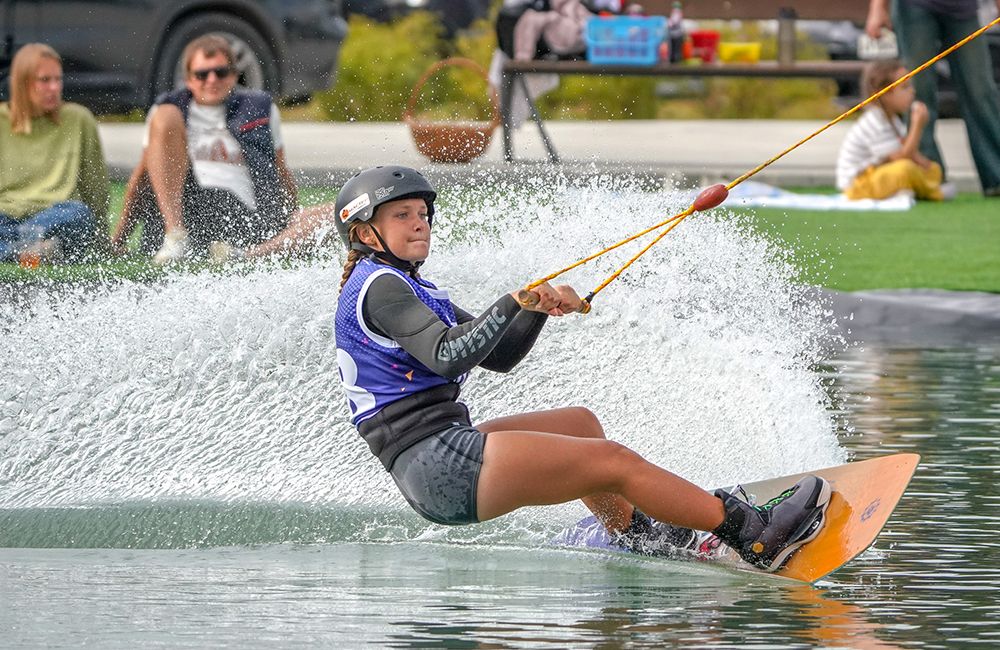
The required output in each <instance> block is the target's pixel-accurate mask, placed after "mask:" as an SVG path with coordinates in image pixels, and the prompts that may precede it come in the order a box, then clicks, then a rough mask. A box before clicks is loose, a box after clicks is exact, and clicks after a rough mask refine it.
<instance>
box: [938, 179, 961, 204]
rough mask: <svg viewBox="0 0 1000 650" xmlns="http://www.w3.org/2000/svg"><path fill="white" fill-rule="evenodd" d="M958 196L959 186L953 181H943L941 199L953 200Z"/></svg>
mask: <svg viewBox="0 0 1000 650" xmlns="http://www.w3.org/2000/svg"><path fill="white" fill-rule="evenodd" d="M956 196H958V187H956V185H955V184H954V183H952V182H946V183H941V200H942V201H951V200H954V198H955V197H956Z"/></svg>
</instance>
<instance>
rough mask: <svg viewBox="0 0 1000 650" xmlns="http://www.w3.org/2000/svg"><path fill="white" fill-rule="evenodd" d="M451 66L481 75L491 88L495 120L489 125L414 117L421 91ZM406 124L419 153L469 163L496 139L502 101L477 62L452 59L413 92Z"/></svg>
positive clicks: (432, 70)
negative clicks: (433, 78)
mask: <svg viewBox="0 0 1000 650" xmlns="http://www.w3.org/2000/svg"><path fill="white" fill-rule="evenodd" d="M449 65H457V66H462V67H465V68H469V69H471V70H474V71H475V72H478V73H479V75H480V76H482V78H483V80H484V81H486V84H487V86H488V88H489V96H490V102H491V104H492V107H493V119H492V120H490V121H489V122H424V121H421V120H418V119H417V118H416V117H414V115H413V109H414V108H415V107H416V105H417V99H418V98H419V97H420V91H421V89H422V88H423V87H424V84H425V83H427V80H428V79H430V78H431V77H432V76H433V75H434V74H435V73H437V72H438V70H440V69H441V68H444V67H445V66H449ZM403 121H404V122H406V124H407V125H408V126H409V127H410V134H411V135H412V136H413V142H414V143H415V144H416V145H417V151H419V152H420V153H421V154H423V155H425V156H427V157H428V158H430V159H431V161H433V162H469V161H470V160H473V159H475V158H478V157H479V156H481V155H483V153H484V152H485V151H486V148H487V147H488V146H489V145H490V140H491V139H492V138H493V131H494V130H496V128H497V126H498V125H499V124H500V102H499V100H498V99H497V92H496V89H495V88H493V84H491V83H490V82H489V78H488V77H487V75H486V71H485V70H483V68H482V67H481V66H480V65H479V64H477V63H476V62H475V61H472V60H470V59H463V58H457V57H456V58H450V59H444V60H442V61H438V62H437V63H435V64H434V65H432V66H431V67H430V68H428V69H427V72H425V73H424V76H423V77H421V78H420V81H418V82H417V85H415V86H414V87H413V92H411V93H410V101H409V102H407V104H406V110H405V111H404V112H403Z"/></svg>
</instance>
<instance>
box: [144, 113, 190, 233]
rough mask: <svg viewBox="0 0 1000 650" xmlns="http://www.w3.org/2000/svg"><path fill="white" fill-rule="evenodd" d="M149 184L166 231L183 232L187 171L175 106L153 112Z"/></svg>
mask: <svg viewBox="0 0 1000 650" xmlns="http://www.w3.org/2000/svg"><path fill="white" fill-rule="evenodd" d="M145 155H146V164H147V166H148V168H149V181H150V183H152V185H153V191H154V192H156V202H157V204H158V205H159V207H160V212H161V213H162V214H163V224H164V229H165V230H166V232H167V233H168V234H169V233H172V232H174V231H178V232H181V231H183V230H184V219H183V214H182V212H181V202H182V198H183V195H184V179H185V178H187V172H188V150H187V129H186V128H185V126H184V117H183V116H182V115H181V111H180V109H179V108H177V107H176V106H173V105H170V104H163V105H161V106H159V107H158V108H157V109H156V112H155V113H153V118H152V120H150V124H149V145H148V146H147V147H146V154H145Z"/></svg>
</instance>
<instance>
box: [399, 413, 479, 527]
mask: <svg viewBox="0 0 1000 650" xmlns="http://www.w3.org/2000/svg"><path fill="white" fill-rule="evenodd" d="M485 442H486V434H485V433H483V432H482V431H479V430H478V429H475V428H473V427H470V426H466V425H464V424H460V425H455V426H452V427H449V428H447V429H445V430H444V431H439V432H438V433H435V434H433V435H431V436H428V437H426V438H424V439H423V440H421V441H420V442H418V443H416V444H414V445H412V446H410V447H408V448H407V449H406V450H404V451H403V452H402V453H401V454H399V456H397V457H396V461H395V462H394V463H393V464H392V470H390V473H391V474H392V479H393V480H394V481H395V482H396V485H397V486H398V487H399V491H400V492H402V493H403V497H405V498H406V501H407V502H408V503H409V504H410V506H412V507H413V509H414V510H416V511H417V513H418V514H420V516H422V517H424V518H425V519H428V520H430V521H433V522H434V523H436V524H446V525H452V526H454V525H461V524H474V523H476V522H478V521H479V517H478V516H477V514H476V489H477V487H478V485H479V471H480V470H481V469H482V467H483V447H484V445H485Z"/></svg>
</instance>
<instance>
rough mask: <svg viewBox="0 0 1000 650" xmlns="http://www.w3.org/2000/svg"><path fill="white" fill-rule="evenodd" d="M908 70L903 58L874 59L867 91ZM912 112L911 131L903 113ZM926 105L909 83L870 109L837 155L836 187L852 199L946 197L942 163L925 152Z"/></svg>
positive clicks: (865, 85) (867, 74)
mask: <svg viewBox="0 0 1000 650" xmlns="http://www.w3.org/2000/svg"><path fill="white" fill-rule="evenodd" d="M904 74H906V69H905V68H904V67H903V66H902V65H901V64H900V63H899V61H896V60H892V61H874V62H872V63H869V64H868V66H867V68H866V69H865V73H864V77H863V80H862V87H863V90H864V92H866V93H867V94H869V95H873V94H875V93H876V92H878V91H879V90H881V89H882V88H885V87H886V86H888V85H889V84H891V83H892V82H893V81H895V80H896V79H898V78H899V77H902V76H903V75H904ZM907 112H909V114H910V127H909V129H907V128H906V126H905V125H904V124H903V120H902V116H904V115H906V113H907ZM928 117H929V114H928V111H927V106H925V105H924V104H923V103H921V102H918V101H914V92H913V87H912V86H911V85H910V84H909V83H905V84H901V85H899V86H896V87H895V88H893V89H892V90H890V91H889V92H887V93H886V94H884V95H882V97H880V98H879V99H878V100H876V101H875V102H873V103H872V104H870V105H869V106H868V107H867V108H865V110H864V112H863V114H862V116H861V119H859V120H858V121H857V122H856V123H855V124H854V126H853V127H851V130H850V131H849V132H848V134H847V137H846V138H844V144H843V145H842V146H841V148H840V153H839V155H838V156H837V188H838V189H839V190H841V191H842V192H844V194H845V195H846V196H847V198H849V199H885V198H888V197H890V196H892V195H893V194H896V193H898V192H900V191H904V190H908V191H911V192H913V194H914V196H916V198H917V199H924V200H930V201H940V200H942V199H943V198H944V197H943V194H942V192H941V176H942V174H941V166H940V165H938V164H937V163H935V162H933V161H931V160H929V159H928V158H926V157H925V156H923V155H921V154H920V152H919V150H918V145H919V143H920V136H921V134H922V133H923V130H924V127H925V126H926V125H927V121H928Z"/></svg>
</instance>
